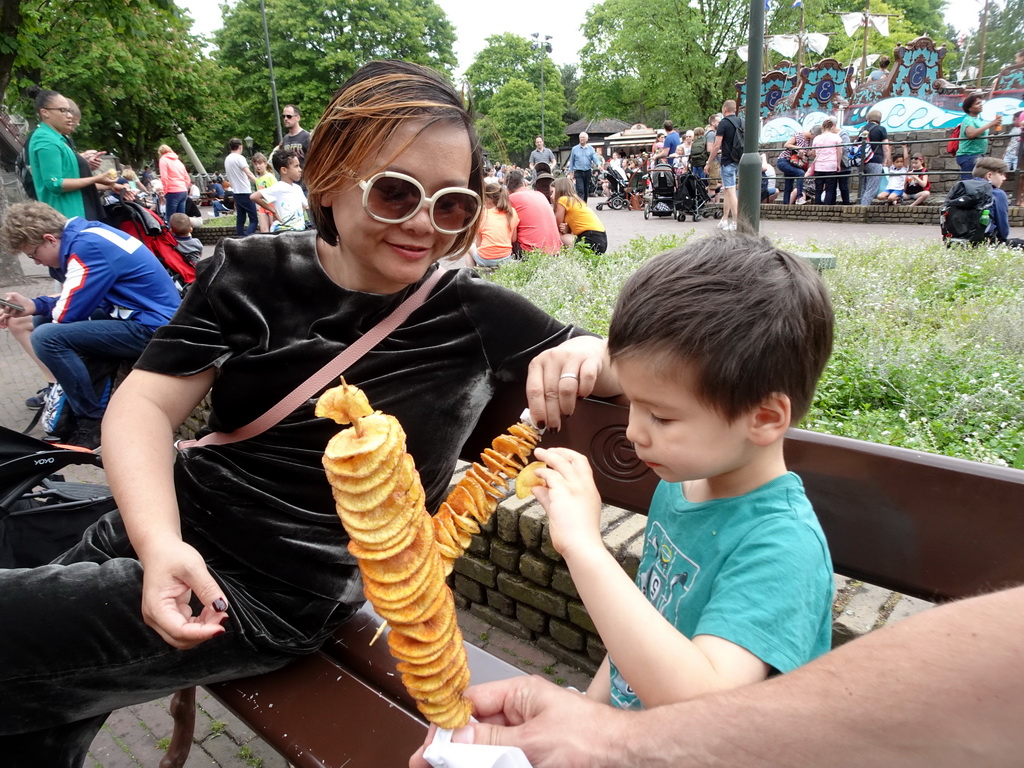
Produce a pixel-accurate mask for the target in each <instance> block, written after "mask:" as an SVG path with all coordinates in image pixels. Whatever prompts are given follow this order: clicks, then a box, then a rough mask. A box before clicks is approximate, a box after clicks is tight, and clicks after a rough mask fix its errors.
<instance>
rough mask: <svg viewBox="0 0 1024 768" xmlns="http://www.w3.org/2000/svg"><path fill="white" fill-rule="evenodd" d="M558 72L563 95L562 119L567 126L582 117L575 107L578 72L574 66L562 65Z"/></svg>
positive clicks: (578, 85) (578, 83)
mask: <svg viewBox="0 0 1024 768" xmlns="http://www.w3.org/2000/svg"><path fill="white" fill-rule="evenodd" d="M558 72H559V74H561V76H562V91H563V92H564V93H565V114H564V115H563V116H562V119H563V120H565V122H566V123H567V124H571V123H575V122H576V121H577V120H579V119H580V118H581V117H583V113H582V112H580V111H579V109H578V108H577V106H576V102H577V101H578V100H579V90H580V71H579V69H578V68H577V66H576V65H575V64H563V65H562V66H560V67H559V68H558Z"/></svg>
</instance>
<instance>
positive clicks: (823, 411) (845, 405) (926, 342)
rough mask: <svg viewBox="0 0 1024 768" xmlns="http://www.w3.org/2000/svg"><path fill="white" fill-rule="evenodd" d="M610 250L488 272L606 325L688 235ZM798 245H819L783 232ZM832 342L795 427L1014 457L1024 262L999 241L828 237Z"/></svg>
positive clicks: (1022, 400)
mask: <svg viewBox="0 0 1024 768" xmlns="http://www.w3.org/2000/svg"><path fill="white" fill-rule="evenodd" d="M690 234H692V230H691V232H690V233H684V235H683V236H681V237H662V238H657V239H651V240H648V239H644V238H637V239H635V240H633V241H631V242H630V243H629V244H628V245H626V246H625V247H623V248H620V249H618V250H616V251H615V252H613V253H608V254H603V255H594V254H592V253H590V252H589V251H588V252H581V251H576V250H569V251H564V252H562V253H560V254H558V255H556V256H544V255H542V254H538V255H531V256H530V257H529V258H528V259H526V260H524V261H522V262H518V263H515V264H512V265H509V266H503V267H502V268H501V269H499V270H498V271H497V272H496V273H495V274H494V276H493V278H492V279H493V280H495V281H496V282H499V283H501V284H503V285H506V286H508V287H509V288H512V289H513V290H515V291H517V292H519V293H521V294H523V295H524V296H526V297H527V298H528V299H530V300H531V301H532V302H533V303H535V304H537V305H538V306H539V307H541V308H542V309H544V310H545V311H547V312H549V313H550V314H551V315H553V316H555V317H557V318H558V319H560V320H562V321H564V322H569V323H573V324H576V325H579V326H581V327H584V328H587V329H588V330H591V331H594V332H596V333H601V334H605V333H607V330H608V322H609V319H610V317H611V312H612V309H613V307H614V305H615V298H616V296H617V294H618V290H619V287H620V286H621V285H622V283H623V282H624V281H625V279H626V278H627V277H628V276H629V275H630V274H632V272H633V271H634V270H636V268H637V267H638V266H639V265H640V264H642V263H643V262H644V261H646V260H647V259H649V258H650V257H651V256H653V255H655V254H657V253H661V252H662V251H664V250H666V249H668V248H671V247H675V246H678V245H681V244H682V243H683V242H685V240H686V239H687V237H688V236H690ZM780 245H782V246H783V247H792V248H794V249H795V250H801V251H814V250H818V247H817V246H816V245H815V244H813V243H812V244H810V245H807V244H800V245H799V246H798V247H797V246H795V245H794V244H793V243H789V242H785V241H780ZM823 250H828V251H829V252H831V253H834V254H835V255H836V256H837V257H838V264H837V266H836V268H835V269H833V270H828V271H826V272H825V274H824V278H825V281H826V283H827V284H828V285H829V288H830V290H831V292H832V300H833V303H834V306H835V312H836V343H835V351H834V353H833V356H832V360H831V361H830V362H829V365H828V367H827V368H826V370H825V374H824V376H823V377H822V380H821V384H820V385H819V387H818V396H817V398H816V399H815V402H814V405H813V407H812V409H811V412H810V414H809V415H808V417H807V419H806V420H805V421H804V423H803V424H801V426H802V427H805V428H807V429H812V430H816V431H820V432H828V433H831V434H835V435H843V436H846V437H853V438H857V439H861V440H870V441H873V442H879V443H886V444H889V445H896V446H902V447H905V448H911V449H914V450H921V451H929V452H933V453H941V454H945V455H948V456H956V457H960V458H965V459H972V460H975V461H984V462H989V463H993V464H1002V465H1006V466H1013V467H1018V468H1024V260H1022V259H1021V258H1020V256H1019V252H1016V251H1011V250H1009V249H1005V248H999V249H993V248H978V249H974V250H947V249H946V248H944V247H943V246H942V245H941V244H938V243H925V242H903V241H897V240H874V241H871V242H868V243H861V242H858V243H849V244H845V245H829V246H828V247H827V249H823Z"/></svg>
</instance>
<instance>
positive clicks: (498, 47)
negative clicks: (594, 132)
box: [466, 32, 565, 121]
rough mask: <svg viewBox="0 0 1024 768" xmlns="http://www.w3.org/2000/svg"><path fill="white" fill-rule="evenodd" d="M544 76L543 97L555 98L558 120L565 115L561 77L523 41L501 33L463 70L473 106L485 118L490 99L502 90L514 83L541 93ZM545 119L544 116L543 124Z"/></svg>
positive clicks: (541, 56) (539, 54)
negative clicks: (557, 102) (525, 85)
mask: <svg viewBox="0 0 1024 768" xmlns="http://www.w3.org/2000/svg"><path fill="white" fill-rule="evenodd" d="M542 71H543V73H544V95H545V99H544V100H545V102H546V101H547V96H548V92H549V91H550V92H551V93H554V94H557V96H558V97H559V99H560V102H559V103H560V105H561V106H559V107H558V109H557V111H556V115H558V118H559V119H560V118H561V116H562V113H563V112H564V111H565V106H564V104H565V93H564V92H563V90H562V78H561V73H560V72H559V71H558V68H557V67H556V66H555V64H554V62H552V61H551V59H550V58H549V57H548V56H547V55H546V53H545V52H542V51H537V50H534V49H533V48H532V47H531V46H530V41H529V40H527V39H526V38H525V37H520V36H519V35H515V34H512V33H511V32H503V33H502V34H500V35H491V36H490V37H488V38H487V46H486V47H485V48H484V49H483V50H482V51H480V53H478V54H477V56H476V58H475V59H473V63H472V64H470V65H469V67H468V68H467V69H466V79H467V80H468V81H469V84H470V89H471V92H472V94H473V104H474V106H475V108H476V110H477V111H478V112H481V113H483V114H485V115H486V114H488V113H489V112H490V109H491V99H492V98H494V95H495V94H496V93H497V92H498V91H499V90H501V87H502V86H503V85H505V84H506V83H508V82H509V81H511V80H513V79H519V80H521V81H523V82H525V83H530V84H531V85H533V87H534V88H536V89H537V90H538V91H539V90H540V82H541V72H542ZM547 119H548V117H547V113H545V121H546V120H547Z"/></svg>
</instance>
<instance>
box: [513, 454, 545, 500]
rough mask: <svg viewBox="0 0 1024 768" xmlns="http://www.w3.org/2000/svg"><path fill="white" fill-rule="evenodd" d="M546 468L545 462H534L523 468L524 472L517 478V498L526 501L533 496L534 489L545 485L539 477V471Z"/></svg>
mask: <svg viewBox="0 0 1024 768" xmlns="http://www.w3.org/2000/svg"><path fill="white" fill-rule="evenodd" d="M546 466H547V464H545V463H544V462H543V461H533V462H530V463H529V464H527V465H526V466H525V467H523V471H522V472H520V473H519V476H518V477H516V498H518V499H525V498H526V497H527V496H532V495H533V489H534V488H536V487H537V486H538V485H544V481H543V480H541V479H540V478H539V477H537V470H538V469H540V468H541V467H546Z"/></svg>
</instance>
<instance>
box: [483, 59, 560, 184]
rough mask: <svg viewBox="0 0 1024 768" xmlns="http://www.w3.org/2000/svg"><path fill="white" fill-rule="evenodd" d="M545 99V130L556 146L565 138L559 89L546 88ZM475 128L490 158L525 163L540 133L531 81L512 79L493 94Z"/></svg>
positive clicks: (537, 104)
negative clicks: (487, 107)
mask: <svg viewBox="0 0 1024 768" xmlns="http://www.w3.org/2000/svg"><path fill="white" fill-rule="evenodd" d="M544 102H545V110H544V115H545V117H544V133H545V134H546V136H550V137H552V139H551V143H552V144H555V145H556V146H557V145H558V144H561V143H562V142H563V140H564V138H565V123H563V122H562V113H561V112H559V111H558V110H559V104H560V102H559V94H558V92H557V91H555V92H550V91H548V90H545V91H544ZM561 103H564V102H561ZM552 121H553V122H552ZM477 130H478V131H479V132H480V138H481V141H482V142H483V145H484V148H485V149H487V151H488V153H489V154H490V157H491V159H492V160H496V161H499V162H506V163H507V162H515V163H517V164H519V165H525V161H526V159H527V158H528V157H529V155H530V151H531V150H532V149H533V139H534V137H535V136H539V135H540V134H541V125H540V91H538V90H537V89H536V88H534V87H533V84H532V83H527V82H526V81H525V80H521V79H519V78H518V77H515V78H512V79H511V80H509V81H508V82H507V83H505V84H504V85H503V86H501V88H500V89H499V90H498V92H497V93H495V94H494V96H493V98H492V99H491V102H490V111H489V112H488V113H487V115H486V116H485V117H484V118H482V119H481V120H480V121H478V123H477Z"/></svg>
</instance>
